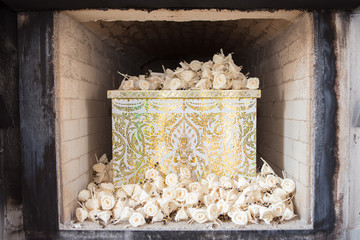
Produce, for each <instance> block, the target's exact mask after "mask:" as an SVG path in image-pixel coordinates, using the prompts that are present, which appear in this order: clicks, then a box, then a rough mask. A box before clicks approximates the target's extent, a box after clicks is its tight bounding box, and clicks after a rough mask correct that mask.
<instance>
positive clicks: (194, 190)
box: [188, 182, 201, 193]
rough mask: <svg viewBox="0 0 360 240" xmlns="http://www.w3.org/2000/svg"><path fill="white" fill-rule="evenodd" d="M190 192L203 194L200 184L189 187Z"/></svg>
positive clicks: (196, 183)
mask: <svg viewBox="0 0 360 240" xmlns="http://www.w3.org/2000/svg"><path fill="white" fill-rule="evenodd" d="M188 189H189V191H190V192H199V193H200V192H201V184H200V183H199V182H193V183H190V184H189V186H188Z"/></svg>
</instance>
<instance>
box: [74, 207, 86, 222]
mask: <svg viewBox="0 0 360 240" xmlns="http://www.w3.org/2000/svg"><path fill="white" fill-rule="evenodd" d="M75 215H76V219H77V220H78V221H79V222H83V221H85V219H86V218H87V217H88V211H86V210H85V209H83V208H77V209H76V211H75Z"/></svg>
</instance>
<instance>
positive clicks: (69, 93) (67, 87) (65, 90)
mask: <svg viewBox="0 0 360 240" xmlns="http://www.w3.org/2000/svg"><path fill="white" fill-rule="evenodd" d="M78 92H79V84H78V81H77V80H73V79H71V78H65V77H62V78H60V94H61V95H60V97H61V98H67V99H69V98H78Z"/></svg>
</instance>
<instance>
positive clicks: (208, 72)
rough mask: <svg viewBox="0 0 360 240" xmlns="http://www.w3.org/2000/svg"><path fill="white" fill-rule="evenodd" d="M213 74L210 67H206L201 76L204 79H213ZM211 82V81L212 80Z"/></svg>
mask: <svg viewBox="0 0 360 240" xmlns="http://www.w3.org/2000/svg"><path fill="white" fill-rule="evenodd" d="M212 77H213V75H212V72H211V70H210V68H205V69H204V70H203V71H202V73H201V78H202V79H209V80H210V79H212ZM210 83H211V82H210Z"/></svg>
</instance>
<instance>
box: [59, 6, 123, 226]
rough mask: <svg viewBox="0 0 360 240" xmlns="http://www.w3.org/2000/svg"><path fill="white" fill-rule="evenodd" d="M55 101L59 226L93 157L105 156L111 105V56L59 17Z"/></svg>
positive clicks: (86, 178)
mask: <svg viewBox="0 0 360 240" xmlns="http://www.w3.org/2000/svg"><path fill="white" fill-rule="evenodd" d="M55 29H56V31H57V32H56V36H57V38H56V39H55V43H56V48H57V52H56V56H55V57H56V66H57V69H56V72H55V74H56V98H57V109H58V114H57V116H58V120H57V131H58V142H59V144H58V156H59V158H58V159H59V163H58V164H59V173H60V178H59V181H60V182H59V184H60V188H59V191H60V195H59V196H61V202H62V204H61V207H60V208H61V209H60V214H61V222H63V223H65V222H68V221H69V220H70V219H71V218H72V217H73V214H74V209H75V207H76V205H77V204H76V198H77V194H78V192H79V191H80V190H81V189H83V188H85V187H86V186H87V183H88V182H89V179H90V178H91V174H92V173H91V166H92V165H93V164H94V162H95V154H97V155H98V156H100V155H101V154H103V153H107V154H108V156H109V157H110V156H111V102H110V100H108V99H107V98H106V91H107V90H109V89H113V88H114V87H115V86H114V82H115V81H114V78H115V77H117V78H118V76H115V74H116V70H118V69H117V68H118V63H119V61H118V57H117V54H116V52H115V51H114V50H113V49H112V48H110V47H109V46H107V45H106V44H105V43H104V42H102V41H101V40H100V39H98V37H96V36H95V35H94V34H93V33H91V32H89V31H88V30H87V29H86V28H85V27H84V26H82V25H81V24H80V23H78V22H76V21H75V20H73V19H72V18H70V17H69V16H67V15H66V14H64V13H60V14H58V15H57V17H56V21H55Z"/></svg>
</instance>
